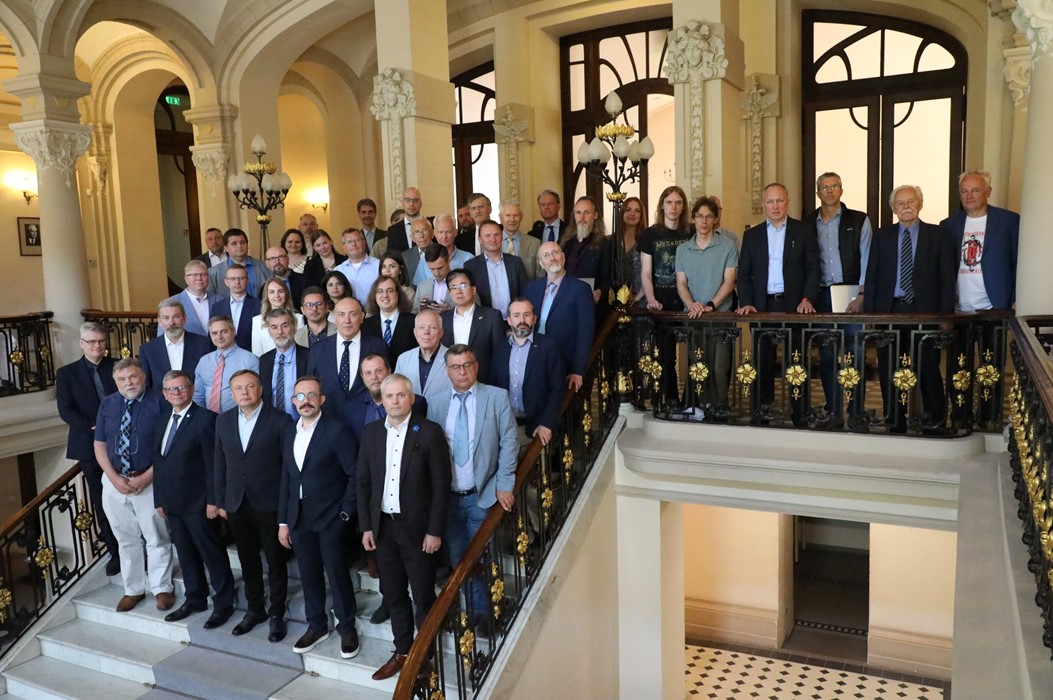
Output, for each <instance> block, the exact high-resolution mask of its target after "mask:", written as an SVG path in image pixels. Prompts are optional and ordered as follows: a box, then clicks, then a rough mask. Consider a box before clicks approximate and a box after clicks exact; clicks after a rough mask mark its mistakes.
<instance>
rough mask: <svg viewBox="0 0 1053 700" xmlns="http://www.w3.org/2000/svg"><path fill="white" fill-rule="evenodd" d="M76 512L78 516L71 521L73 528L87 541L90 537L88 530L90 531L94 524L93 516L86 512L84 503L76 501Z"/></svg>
mask: <svg viewBox="0 0 1053 700" xmlns="http://www.w3.org/2000/svg"><path fill="white" fill-rule="evenodd" d="M77 510H78V511H79V513H80V514H79V515H78V516H77V517H76V518H75V519H74V520H73V527H75V528H77V530H78V531H79V532H80V534H81V537H83V538H84V539H88V537H89V536H90V533H89V530H91V526H92V523H94V522H95V516H93V515H92V514H91V513H89V512H88V509H87V508H86V507H85V505H84V501H77Z"/></svg>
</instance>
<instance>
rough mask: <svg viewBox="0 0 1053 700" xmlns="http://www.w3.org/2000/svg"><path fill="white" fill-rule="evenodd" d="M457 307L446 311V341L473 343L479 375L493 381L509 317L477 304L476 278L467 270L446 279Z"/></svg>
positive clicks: (447, 343)
mask: <svg viewBox="0 0 1053 700" xmlns="http://www.w3.org/2000/svg"><path fill="white" fill-rule="evenodd" d="M446 282H447V283H448V284H449V286H450V296H451V297H452V298H453V304H454V307H453V308H452V309H450V310H449V311H443V312H442V344H443V345H445V346H446V347H451V346H453V345H456V344H457V343H463V344H465V345H467V346H469V347H470V348H471V349H472V351H473V352H474V353H475V359H476V360H477V361H478V362H479V376H480V377H482V379H483V381H484V382H492V381H493V378H492V377H491V376H490V366H491V358H493V355H494V349H495V348H496V347H497V346H498V345H499V344H500V343H503V342H505V319H504V317H503V316H502V315H501V312H500V311H497V310H495V309H491V308H489V307H486V306H480V305H478V304H476V303H475V279H474V278H473V277H472V273H470V272H467V271H466V270H454V271H453V272H451V273H450V275H449V276H448V277H447V278H446Z"/></svg>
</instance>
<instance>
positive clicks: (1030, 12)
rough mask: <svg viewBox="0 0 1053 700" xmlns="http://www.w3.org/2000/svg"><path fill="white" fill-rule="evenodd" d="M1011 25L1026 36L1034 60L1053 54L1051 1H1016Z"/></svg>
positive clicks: (1052, 0)
mask: <svg viewBox="0 0 1053 700" xmlns="http://www.w3.org/2000/svg"><path fill="white" fill-rule="evenodd" d="M1013 24H1015V25H1016V26H1017V29H1019V30H1020V32H1021V33H1022V34H1024V35H1025V36H1027V40H1028V43H1029V44H1030V45H1031V50H1032V52H1033V53H1034V54H1035V58H1041V57H1042V56H1049V55H1051V54H1053V0H1017V7H1016V9H1015V10H1013Z"/></svg>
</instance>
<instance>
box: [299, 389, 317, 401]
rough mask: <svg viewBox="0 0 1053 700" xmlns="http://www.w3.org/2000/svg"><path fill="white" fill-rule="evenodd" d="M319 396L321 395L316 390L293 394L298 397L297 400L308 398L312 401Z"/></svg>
mask: <svg viewBox="0 0 1053 700" xmlns="http://www.w3.org/2000/svg"><path fill="white" fill-rule="evenodd" d="M318 397H319V394H318V393H317V392H314V391H309V392H307V393H306V394H305V393H304V392H302V391H300V392H297V393H295V394H293V398H294V399H296V400H297V401H306V400H307V399H310V400H311V401H314V400H315V399H317V398H318Z"/></svg>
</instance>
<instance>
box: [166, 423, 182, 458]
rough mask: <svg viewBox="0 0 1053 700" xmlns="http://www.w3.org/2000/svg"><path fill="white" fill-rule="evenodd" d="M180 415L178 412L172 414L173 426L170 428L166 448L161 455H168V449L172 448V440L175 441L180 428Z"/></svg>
mask: <svg viewBox="0 0 1053 700" xmlns="http://www.w3.org/2000/svg"><path fill="white" fill-rule="evenodd" d="M180 417H181V416H180V415H179V414H178V413H173V414H172V427H171V428H170V429H169V430H168V439H167V440H165V449H164V451H163V452H161V455H162V456H164V457H167V456H168V451H169V450H171V449H172V442H174V441H175V434H176V431H177V430H179V419H180Z"/></svg>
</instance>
